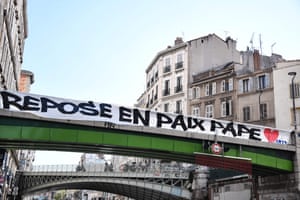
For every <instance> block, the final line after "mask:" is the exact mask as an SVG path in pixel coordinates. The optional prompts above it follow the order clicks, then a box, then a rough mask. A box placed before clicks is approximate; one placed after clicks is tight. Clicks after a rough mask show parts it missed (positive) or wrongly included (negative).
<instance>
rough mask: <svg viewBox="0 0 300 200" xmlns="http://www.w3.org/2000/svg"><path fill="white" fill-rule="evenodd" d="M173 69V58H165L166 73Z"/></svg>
mask: <svg viewBox="0 0 300 200" xmlns="http://www.w3.org/2000/svg"><path fill="white" fill-rule="evenodd" d="M170 71H171V60H170V58H166V59H165V66H164V73H168V72H170Z"/></svg>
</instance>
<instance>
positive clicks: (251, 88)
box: [248, 77, 255, 92]
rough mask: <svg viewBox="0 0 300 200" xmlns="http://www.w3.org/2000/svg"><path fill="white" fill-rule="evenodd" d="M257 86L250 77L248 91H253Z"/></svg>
mask: <svg viewBox="0 0 300 200" xmlns="http://www.w3.org/2000/svg"><path fill="white" fill-rule="evenodd" d="M254 85H255V84H254V83H253V78H251V77H249V85H248V91H249V92H250V91H253V90H254V88H255V86H254Z"/></svg>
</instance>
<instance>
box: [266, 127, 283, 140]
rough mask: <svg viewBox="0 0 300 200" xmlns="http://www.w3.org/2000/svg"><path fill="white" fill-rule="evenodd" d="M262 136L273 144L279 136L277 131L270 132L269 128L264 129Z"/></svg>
mask: <svg viewBox="0 0 300 200" xmlns="http://www.w3.org/2000/svg"><path fill="white" fill-rule="evenodd" d="M264 134H265V137H266V138H267V139H268V141H269V142H271V143H273V142H275V141H276V139H277V138H278V136H279V132H278V130H271V129H270V128H265V130H264Z"/></svg>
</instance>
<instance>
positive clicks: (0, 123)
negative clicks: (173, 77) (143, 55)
mask: <svg viewBox="0 0 300 200" xmlns="http://www.w3.org/2000/svg"><path fill="white" fill-rule="evenodd" d="M0 94H1V99H0V145H1V147H2V148H14V149H36V150H61V151H74V152H90V153H98V152H101V153H105V154H117V155H128V156H140V157H149V158H159V159H167V160H174V161H179V162H186V163H194V164H198V165H206V166H210V167H217V168H225V169H232V170H237V171H241V172H244V173H248V174H252V175H262V176H267V175H274V174H283V173H291V172H293V170H294V164H293V161H294V156H295V153H296V146H295V145H294V144H293V142H292V141H293V140H292V138H293V137H291V135H290V133H289V132H288V131H281V130H273V129H271V128H269V127H261V126H253V125H249V124H241V123H234V122H225V121H219V120H214V119H206V118H193V117H185V116H182V115H173V114H166V113H157V112H152V111H149V110H145V111H143V110H139V109H136V108H135V109H130V108H126V107H114V106H112V105H110V104H102V103H101V104H95V103H93V102H90V101H89V102H78V101H70V100H68V101H67V100H64V99H59V98H54V97H53V98H51V97H45V96H39V95H30V94H23V93H15V92H8V91H0ZM91 105H93V106H91ZM95 105H97V106H95ZM96 108H97V109H96ZM78 116H80V117H79V118H78ZM99 116H100V117H99ZM99 118H100V119H99ZM96 119H97V120H96ZM151 124H155V126H151ZM216 144H217V145H216Z"/></svg>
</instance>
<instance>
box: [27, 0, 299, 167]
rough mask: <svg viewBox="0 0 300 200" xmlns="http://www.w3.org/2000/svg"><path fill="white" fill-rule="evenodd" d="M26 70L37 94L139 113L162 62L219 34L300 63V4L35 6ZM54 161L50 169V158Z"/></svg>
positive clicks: (49, 2)
mask: <svg viewBox="0 0 300 200" xmlns="http://www.w3.org/2000/svg"><path fill="white" fill-rule="evenodd" d="M27 14H28V37H27V39H26V41H25V49H24V62H23V69H26V70H30V71H31V72H33V73H34V79H35V82H34V84H33V85H32V87H31V91H30V92H31V93H34V94H41V95H49V96H54V97H61V98H66V99H75V100H93V101H94V102H104V103H111V104H116V105H124V106H133V105H134V104H135V103H136V101H137V99H138V97H139V96H140V95H141V94H142V93H143V91H144V90H145V89H146V73H145V70H146V68H147V67H148V66H149V64H150V63H151V61H152V59H153V58H154V57H155V55H156V54H157V53H158V52H159V51H161V50H164V49H166V48H167V46H168V45H173V44H174V40H175V38H176V37H182V38H183V40H184V41H188V40H192V39H195V38H198V37H202V36H205V35H208V34H211V33H215V34H217V35H218V36H220V37H221V38H223V39H225V38H226V37H227V36H230V37H232V38H233V39H235V40H237V49H238V50H246V48H247V46H251V45H250V40H251V38H253V45H254V47H256V48H257V49H259V48H260V42H259V35H260V36H261V42H262V52H263V54H265V55H271V46H272V45H273V52H274V53H277V54H281V55H282V56H283V57H284V58H285V59H289V60H293V59H300V45H299V44H300V37H299V36H300V26H299V21H300V1H299V0H264V1H261V0H251V1H249V0H246V1H240V0H226V1H222V0H207V1H204V0H185V1H179V0H163V1H161V0H151V1H150V0H149V1H146V0H144V1H141V0H115V1H109V0H88V1H82V0H64V1H59V0H56V1H53V0H28V1H27ZM80 154H81V153H78V154H74V153H58V152H40V151H39V152H37V153H36V159H35V163H34V164H36V165H37V164H59V163H61V164H71V163H78V161H79V155H80ZM50 157H51V158H54V159H51V160H54V161H53V162H52V163H49V158H50Z"/></svg>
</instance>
